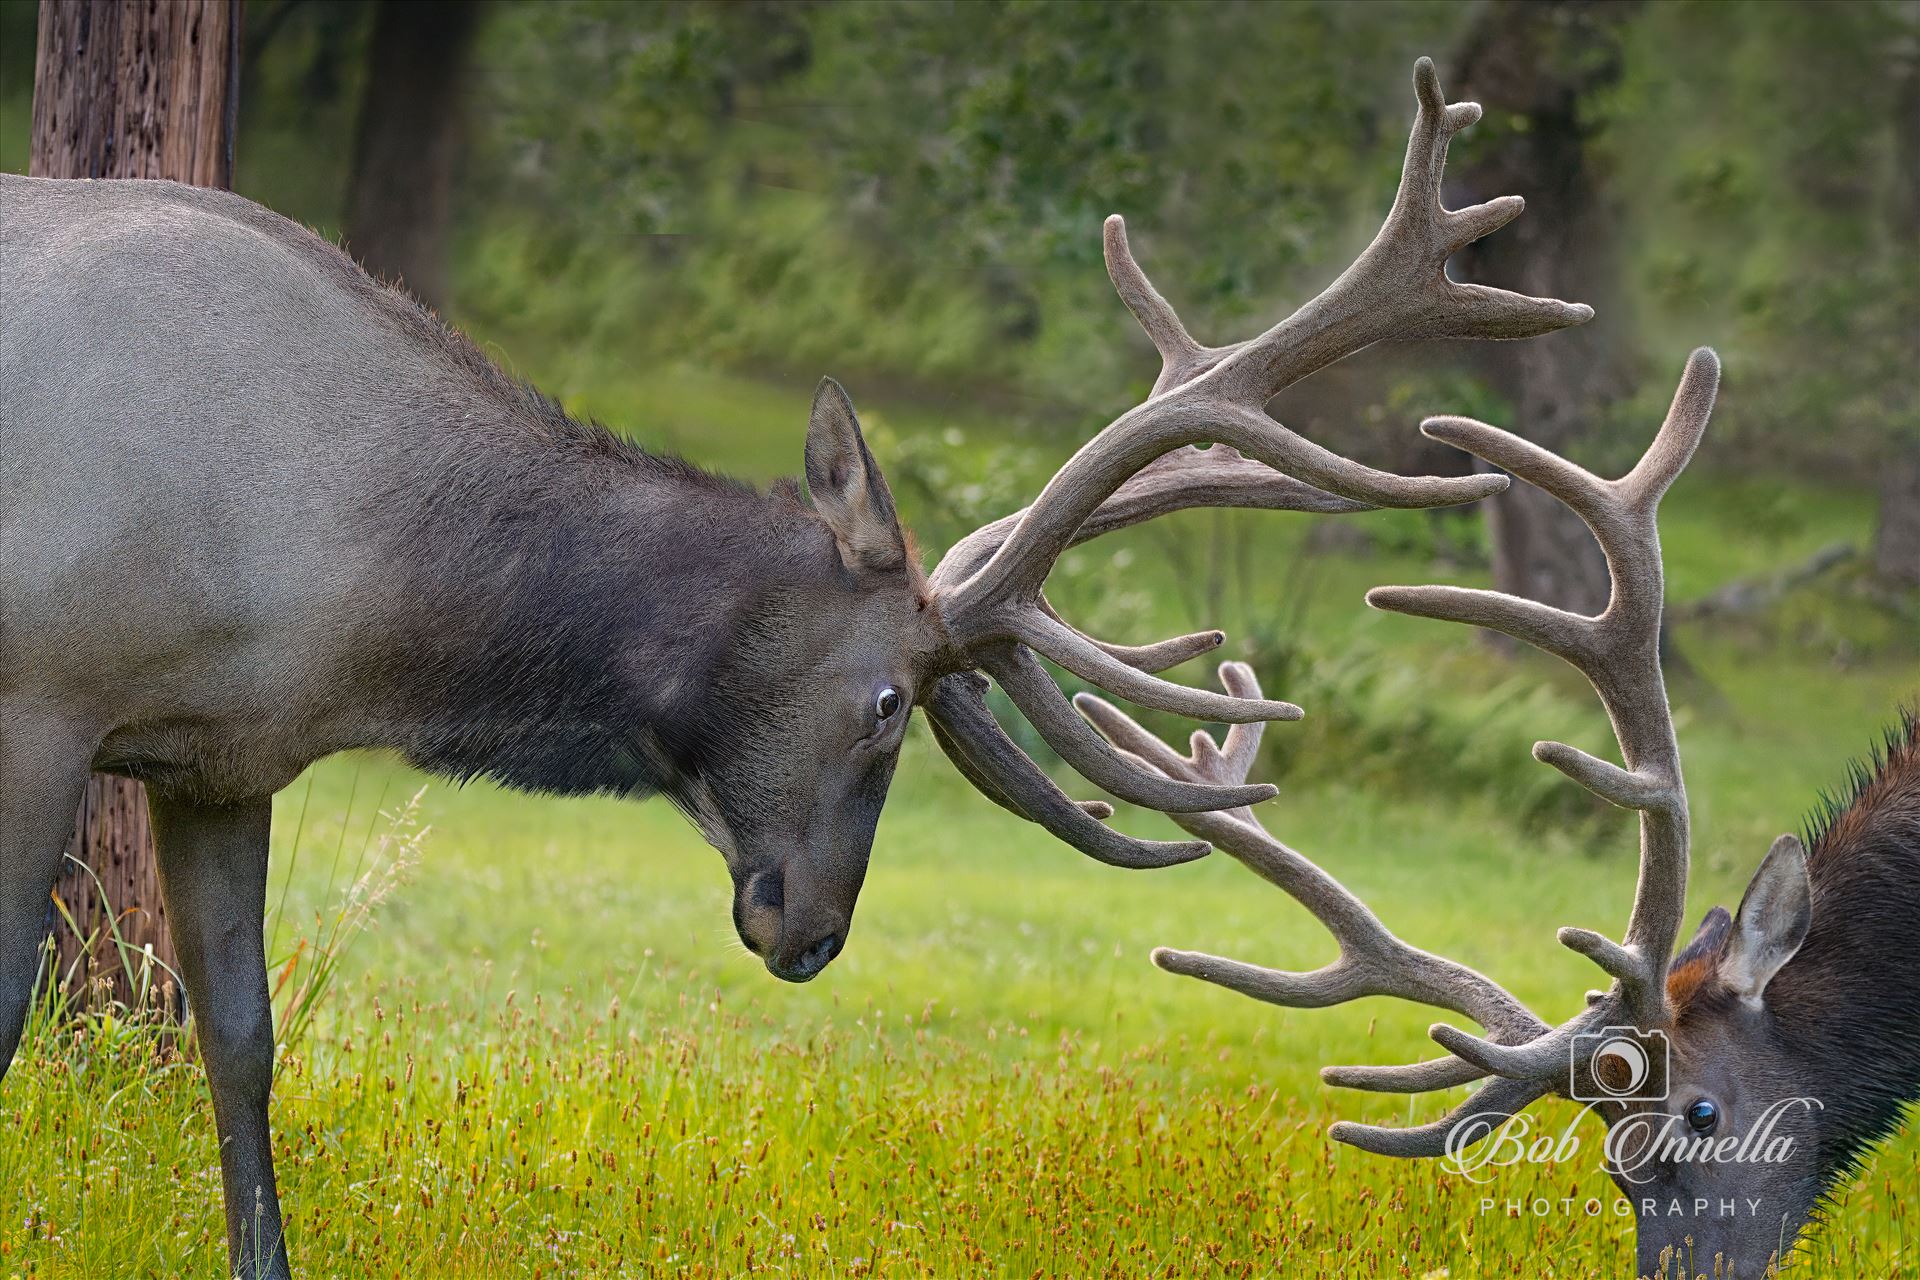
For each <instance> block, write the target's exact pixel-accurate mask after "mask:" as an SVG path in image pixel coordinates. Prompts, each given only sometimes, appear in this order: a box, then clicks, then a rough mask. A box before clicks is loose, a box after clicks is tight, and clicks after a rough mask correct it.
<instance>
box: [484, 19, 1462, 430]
mask: <svg viewBox="0 0 1920 1280" xmlns="http://www.w3.org/2000/svg"><path fill="white" fill-rule="evenodd" d="M1286 13H1287V19H1286V20H1285V21H1276V20H1275V16H1276V15H1275V11H1273V10H1269V9H1265V8H1262V7H1259V6H1243V5H1217V4H1216V5H1183V6H1153V5H1096V4H1087V3H1069V4H1034V3H1013V4H1002V5H994V6H990V7H988V6H975V5H967V6H962V5H951V4H926V5H896V4H871V3H867V4H849V5H836V6H828V7H820V8H807V7H793V6H758V5H727V6H720V5H701V4H685V5H648V6H639V5H594V4H551V5H539V6H523V7H517V8H513V9H509V10H506V11H503V12H502V13H501V14H500V15H499V17H498V18H497V19H496V21H495V22H494V23H493V24H492V26H491V28H490V30H489V32H488V36H487V41H488V43H487V45H486V47H485V49H484V51H483V55H482V58H483V61H484V62H485V63H486V65H488V66H489V68H490V79H492V80H494V81H496V82H497V83H498V84H499V85H500V86H501V87H502V91H501V92H500V93H498V94H496V95H493V96H492V97H491V98H490V100H489V103H488V111H487V115H486V119H487V125H486V127H485V128H483V129H480V130H479V131H478V136H479V137H480V138H481V139H483V140H484V141H483V146H482V149H481V151H480V153H479V155H478V157H477V161H476V167H477V169H478V171H479V173H480V175H481V177H480V178H479V179H478V181H479V183H481V184H482V185H484V189H485V190H486V191H487V193H488V197H489V202H490V205H489V208H488V210H487V212H486V215H485V216H484V218H478V219H475V220H474V221H475V224H476V230H475V234H476V236H478V238H477V239H476V240H475V241H474V242H473V243H474V244H475V245H476V246H480V247H481V248H482V249H483V250H484V251H482V252H477V253H470V254H468V255H467V260H468V261H471V262H475V263H476V264H477V267H476V270H475V271H474V273H473V274H472V275H470V276H469V277H468V278H467V279H466V280H464V281H463V283H464V284H465V285H466V287H467V295H466V296H467V298H468V305H469V306H470V308H471V309H473V310H474V311H475V312H476V313H477V314H478V315H480V316H482V317H484V318H486V319H487V320H488V321H489V322H490V323H496V322H499V321H502V320H504V319H505V318H506V317H508V316H510V315H512V314H513V313H514V312H515V311H516V310H517V309H518V308H519V307H520V306H521V305H523V303H524V294H525V292H526V290H525V289H524V288H522V287H520V286H522V285H524V283H525V282H526V281H527V280H528V279H529V278H530V277H533V278H544V279H545V280H546V281H548V282H550V284H551V282H554V280H555V277H556V276H557V277H558V283H559V284H561V286H562V289H561V292H563V293H564V295H565V296H566V297H567V298H568V300H569V306H570V309H571V310H573V311H574V313H575V314H576V315H585V316H592V317H594V321H593V324H594V325H595V326H598V327H616V326H617V327H618V328H620V329H622V330H623V331H624V333H625V335H626V337H625V340H626V341H628V342H632V341H642V342H647V343H649V344H651V345H654V346H656V348H659V347H664V348H665V349H667V350H669V351H671V352H672V353H673V354H676V355H689V354H691V355H696V356H698V357H700V358H703V359H719V360H723V361H728V362H735V363H746V362H762V363H764V362H767V361H772V362H774V363H776V364H780V365H789V366H790V365H795V364H807V365H815V364H823V363H824V364H827V365H830V366H832V367H835V368H840V369H845V368H847V367H849V366H851V367H853V368H856V369H864V370H867V371H872V372H890V373H894V374H905V375H909V376H912V377H915V378H918V379H922V380H925V381H928V382H931V383H935V384H957V383H960V382H962V381H968V382H973V383H976V384H977V383H978V382H980V381H981V380H985V381H987V382H988V383H990V384H1013V385H1018V386H1020V387H1022V388H1024V389H1026V390H1027V391H1029V392H1037V393H1039V394H1042V395H1044V396H1047V397H1050V398H1053V399H1057V400H1079V399H1085V398H1088V397H1089V396H1091V397H1092V398H1093V399H1095V400H1096V402H1097V403H1098V404H1100V405H1103V406H1111V405H1116V404H1119V403H1122V402H1123V401H1124V400H1125V399H1126V398H1127V397H1128V396H1129V395H1132V394H1133V393H1134V392H1135V391H1137V390H1138V388H1137V387H1136V386H1134V385H1133V380H1134V379H1135V378H1137V376H1138V375H1137V372H1135V373H1134V374H1133V375H1132V376H1131V377H1130V376H1128V375H1127V374H1124V373H1123V372H1122V371H1121V364H1120V362H1121V360H1122V359H1123V358H1126V359H1130V358H1131V356H1132V354H1133V353H1134V352H1135V351H1137V350H1138V347H1139V341H1138V339H1137V337H1136V336H1133V335H1131V334H1130V332H1129V330H1130V326H1131V321H1130V320H1128V319H1127V317H1126V316H1125V313H1124V311H1123V310H1122V309H1121V308H1120V307H1119V306H1118V305H1117V303H1115V302H1114V300H1113V299H1112V297H1111V295H1110V290H1109V289H1108V286H1107V284H1106V281H1105V273H1104V270H1103V269H1102V267H1101V262H1100V250H1099V226H1100V221H1101V219H1102V218H1103V217H1104V216H1105V215H1106V214H1108V213H1110V212H1114V211H1116V210H1118V211H1123V212H1126V213H1127V214H1129V215H1130V216H1132V217H1133V218H1134V220H1135V223H1136V226H1137V227H1138V228H1139V232H1140V238H1141V240H1142V243H1143V251H1144V252H1147V253H1149V254H1150V255H1152V258H1153V261H1154V263H1155V266H1156V269H1157V270H1158V271H1159V272H1160V273H1161V275H1162V278H1164V279H1166V280H1167V281H1169V284H1170V287H1173V288H1175V289H1176V290H1177V292H1178V293H1179V295H1180V297H1181V299H1182V301H1183V302H1184V303H1186V304H1187V306H1188V309H1189V313H1190V315H1191V316H1192V318H1193V319H1194V321H1195V323H1196V324H1198V325H1201V326H1206V325H1211V324H1216V323H1227V322H1242V323H1244V322H1246V318H1247V316H1248V315H1249V314H1250V313H1252V312H1254V311H1256V310H1257V311H1260V312H1262V313H1264V312H1267V311H1271V310H1272V309H1273V308H1274V299H1275V298H1276V297H1277V296H1278V295H1280V294H1281V293H1283V292H1286V291H1289V290H1294V291H1298V290H1299V289H1300V288H1301V287H1302V285H1303V283H1306V282H1311V283H1312V286H1313V287H1317V285H1318V283H1320V282H1319V281H1317V280H1314V279H1313V275H1314V273H1315V272H1316V271H1318V270H1320V269H1321V268H1322V267H1323V265H1324V263H1325V262H1327V261H1329V260H1331V257H1332V255H1333V254H1334V253H1336V252H1338V251H1341V250H1348V249H1351V248H1353V247H1354V245H1353V244H1352V243H1351V241H1352V240H1353V236H1354V232H1355V229H1356V227H1358V226H1360V225H1362V224H1363V222H1364V219H1363V220H1361V222H1356V221H1355V219H1354V218H1353V217H1352V216H1351V213H1352V207H1353V206H1354V205H1355V204H1356V202H1362V201H1364V202H1365V203H1367V204H1369V205H1370V206H1371V205H1374V204H1384V195H1385V192H1386V191H1387V190H1389V189H1390V183H1391V180H1392V175H1393V166H1392V160H1393V157H1394V155H1395V154H1396V153H1397V150H1398V147H1399V145H1400V141H1399V121H1400V119H1401V117H1403V116H1404V115H1405V114H1406V110H1407V103H1406V97H1407V95H1406V92H1405V89H1404V86H1403V84H1402V81H1403V80H1404V75H1405V66H1404V64H1405V63H1407V62H1410V60H1411V57H1412V52H1409V50H1414V49H1417V48H1419V47H1424V46H1425V45H1426V44H1428V43H1430V42H1431V39H1432V38H1433V37H1434V35H1435V34H1436V33H1437V32H1438V30H1439V29H1440V28H1441V27H1442V26H1443V25H1444V23H1443V19H1442V18H1441V17H1440V15H1439V13H1438V11H1437V10H1435V9H1434V8H1433V7H1431V6H1419V5H1404V4H1400V5H1375V6H1330V5H1309V6H1299V7H1295V8H1292V9H1289V10H1287V11H1286ZM1355 85H1367V86H1369V88H1368V89H1366V90H1364V91H1359V92H1356V90H1355ZM582 193H591V197H590V198H582ZM1369 212H1372V210H1371V208H1369ZM513 239H525V240H528V241H530V242H532V247H531V250H530V255H531V256H529V255H528V254H510V255H508V258H507V262H511V260H512V259H513V258H515V257H519V258H522V259H523V263H522V266H521V267H520V268H518V269H515V268H512V267H510V266H507V265H505V264H504V263H503V262H502V261H501V260H500V258H499V256H498V254H497V252H496V251H497V250H498V249H499V248H501V247H502V242H503V241H510V240H513ZM575 327H577V326H575Z"/></svg>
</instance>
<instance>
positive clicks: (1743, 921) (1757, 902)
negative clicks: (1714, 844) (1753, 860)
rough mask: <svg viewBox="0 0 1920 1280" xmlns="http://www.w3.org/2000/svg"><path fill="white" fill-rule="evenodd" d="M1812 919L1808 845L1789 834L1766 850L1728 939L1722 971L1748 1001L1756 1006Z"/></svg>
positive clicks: (1805, 935) (1801, 939) (1727, 980)
mask: <svg viewBox="0 0 1920 1280" xmlns="http://www.w3.org/2000/svg"><path fill="white" fill-rule="evenodd" d="M1812 924H1813V884H1812V882H1811V881H1810V880H1809V879H1808V877H1807V851H1806V849H1805V848H1803V847H1802V846H1801V844H1800V841H1799V840H1798V839H1796V838H1795V837H1793V836H1790V835H1789V836H1781V837H1780V838H1779V839H1778V840H1775V841H1774V842H1773V847H1772V848H1771V849H1769V850H1767V857H1766V861H1764V862H1762V863H1761V864H1760V870H1758V871H1756V872H1754V875H1753V883H1751V884H1749V885H1748V886H1747V892H1746V896H1744V897H1743V898H1741V899H1740V912H1739V914H1738V915H1736V916H1735V917H1734V921H1733V936H1732V937H1731V938H1729V939H1728V940H1727V950H1726V957H1725V959H1723V960H1722V961H1721V963H1720V976H1721V978H1722V979H1723V980H1724V981H1725V982H1726V984H1727V985H1728V986H1729V987H1731V988H1733V990H1734V991H1735V993H1737V994H1738V995H1739V997H1740V998H1741V999H1742V1000H1744V1001H1745V1002H1746V1003H1747V1004H1749V1005H1752V1006H1753V1007H1755V1008H1758V1007H1759V1005H1760V1003H1761V998H1762V997H1763V996H1764V995H1765V994H1766V990H1767V984H1768V983H1769V982H1771V981H1773V975H1774V974H1776V973H1778V972H1780V969H1781V967H1782V966H1784V965H1785V964H1786V963H1787V961H1789V960H1791V959H1793V956H1794V953H1795V952H1797V951H1798V950H1800V944H1801V943H1802V942H1804V941H1806V937H1807V930H1808V928H1809V927H1810V926H1811V925H1812Z"/></svg>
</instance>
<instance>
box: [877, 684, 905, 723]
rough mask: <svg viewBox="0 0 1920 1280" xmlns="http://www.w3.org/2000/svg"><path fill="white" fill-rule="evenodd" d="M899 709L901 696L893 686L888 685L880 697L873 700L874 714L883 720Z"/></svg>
mask: <svg viewBox="0 0 1920 1280" xmlns="http://www.w3.org/2000/svg"><path fill="white" fill-rule="evenodd" d="M899 709H900V694H899V691H898V690H896V689H894V687H893V686H892V685H888V686H887V687H886V688H884V689H882V690H881V691H880V696H879V697H877V698H875V699H874V700H873V714H874V715H876V716H878V717H880V719H882V720H885V719H886V718H887V717H889V716H891V715H892V714H893V713H894V712H896V711H898V710H899Z"/></svg>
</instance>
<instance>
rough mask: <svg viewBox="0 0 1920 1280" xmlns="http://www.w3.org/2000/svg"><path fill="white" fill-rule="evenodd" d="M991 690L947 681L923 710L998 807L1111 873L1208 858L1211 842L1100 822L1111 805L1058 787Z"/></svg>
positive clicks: (974, 681)
mask: <svg viewBox="0 0 1920 1280" xmlns="http://www.w3.org/2000/svg"><path fill="white" fill-rule="evenodd" d="M985 691H986V681H985V680H983V679H981V678H980V677H979V676H977V675H974V674H973V673H972V672H960V673H958V674H955V675H949V676H943V677H942V678H941V679H939V680H937V681H935V682H934V688H933V690H932V692H931V693H929V694H928V695H927V696H926V697H925V699H924V706H925V708H926V712H927V719H928V720H929V721H931V722H932V724H933V730H934V738H935V740H936V741H938V742H939V744H940V748H941V750H943V751H945V752H946V754H947V756H948V758H950V759H951V760H952V761H953V762H954V764H955V765H956V766H957V767H958V768H959V770H960V772H961V773H962V774H963V775H965V776H966V777H967V778H968V779H969V780H970V781H972V782H973V783H974V785H975V786H977V787H979V788H980V789H981V790H982V791H984V792H985V793H986V794H987V795H988V796H989V797H990V798H992V799H993V800H994V801H995V802H996V803H998V804H1000V805H1001V806H1002V807H1004V808H1006V809H1008V810H1010V811H1011V812H1013V813H1014V814H1016V815H1017V816H1019V817H1022V818H1025V819H1026V820H1027V821H1029V822H1032V823H1035V824H1037V825H1039V826H1041V827H1043V828H1045V829H1046V830H1047V831H1048V832H1050V833H1051V834H1052V835H1054V836H1055V837H1057V838H1058V839H1060V840H1062V841H1064V842H1066V843H1067V844H1069V845H1071V846H1073V847H1074V848H1075V849H1078V850H1079V851H1080V852H1081V853H1084V854H1086V855H1087V856H1088V857H1090V858H1092V859H1093V860H1094V861H1096V862H1102V863H1105V864H1106V865H1108V866H1110V867H1123V868H1127V869H1135V870H1137V869H1146V868H1155V867H1171V866H1177V865H1178V864H1180V863H1182V862H1191V861H1193V860H1194V859H1195V858H1201V857H1205V856H1206V854H1207V852H1208V850H1209V847H1210V846H1208V845H1207V844H1206V843H1205V842H1204V841H1161V840H1140V839H1136V838H1135V837H1133V836H1129V835H1126V834H1124V833H1122V832H1119V831H1115V830H1114V829H1113V828H1111V827H1109V826H1106V825H1104V824H1103V823H1102V822H1100V821H1099V819H1101V818H1106V817H1110V816H1111V815H1112V813H1113V809H1112V807H1111V806H1109V805H1106V804H1103V803H1099V802H1093V803H1085V804H1083V803H1080V802H1076V801H1074V800H1072V799H1070V798H1069V797H1068V796H1067V795H1066V793H1065V792H1063V791H1061V790H1060V788H1058V787H1056V786H1055V785H1054V784H1053V780H1052V779H1051V778H1049V777H1047V775H1046V773H1045V771H1044V770H1042V769H1041V768H1040V766H1039V765H1037V764H1035V763H1034V762H1033V761H1032V760H1031V759H1030V758H1028V756H1027V754H1026V753H1025V752H1024V751H1022V750H1020V748H1019V747H1018V746H1017V745H1015V743H1014V741H1013V739H1011V738H1009V737H1007V735H1006V732H1005V731H1004V730H1002V729H1001V728H1000V725H999V723H998V722H997V721H996V720H994V718H993V712H992V711H990V710H988V708H987V704H986V699H985V696H984V695H985Z"/></svg>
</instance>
